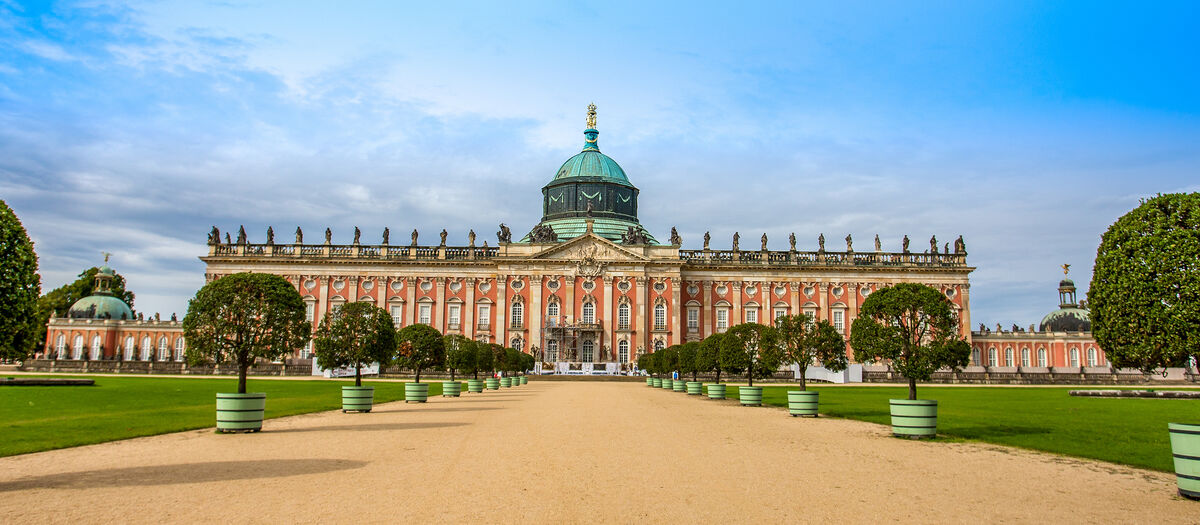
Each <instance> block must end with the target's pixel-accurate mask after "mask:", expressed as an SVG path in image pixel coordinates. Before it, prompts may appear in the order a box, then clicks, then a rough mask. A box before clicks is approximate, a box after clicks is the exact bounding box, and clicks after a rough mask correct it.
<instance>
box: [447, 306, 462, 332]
mask: <svg viewBox="0 0 1200 525" xmlns="http://www.w3.org/2000/svg"><path fill="white" fill-rule="evenodd" d="M461 312H462V307H461V306H459V305H457V304H452V305H450V313H449V315H447V316H446V317H447V319H446V322H448V323H450V328H454V329H457V328H458V323H459V321H460V320H461V318H460V317H461V316H460V314H461Z"/></svg>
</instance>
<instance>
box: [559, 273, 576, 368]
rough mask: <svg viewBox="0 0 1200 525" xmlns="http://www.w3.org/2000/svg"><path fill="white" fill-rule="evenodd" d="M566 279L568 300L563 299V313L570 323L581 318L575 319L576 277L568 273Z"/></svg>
mask: <svg viewBox="0 0 1200 525" xmlns="http://www.w3.org/2000/svg"><path fill="white" fill-rule="evenodd" d="M564 280H565V281H566V287H567V290H566V292H567V300H566V301H563V304H562V315H563V316H565V318H566V319H567V322H568V323H576V322H578V321H579V320H578V319H575V278H574V277H571V276H569V275H568V276H567V277H566V278H565V279H564ZM559 350H562V349H559Z"/></svg>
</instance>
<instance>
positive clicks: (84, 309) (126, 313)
mask: <svg viewBox="0 0 1200 525" xmlns="http://www.w3.org/2000/svg"><path fill="white" fill-rule="evenodd" d="M67 317H69V318H72V319H116V320H121V319H126V320H129V319H133V310H130V309H129V305H127V304H125V301H122V300H120V299H117V298H116V297H113V296H111V295H89V296H87V297H84V298H83V299H80V300H78V301H75V304H73V305H71V309H70V310H67Z"/></svg>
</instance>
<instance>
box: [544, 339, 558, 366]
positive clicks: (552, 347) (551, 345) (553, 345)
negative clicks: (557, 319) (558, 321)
mask: <svg viewBox="0 0 1200 525" xmlns="http://www.w3.org/2000/svg"><path fill="white" fill-rule="evenodd" d="M546 360H547V361H557V360H558V340H557V339H550V340H548V341H546Z"/></svg>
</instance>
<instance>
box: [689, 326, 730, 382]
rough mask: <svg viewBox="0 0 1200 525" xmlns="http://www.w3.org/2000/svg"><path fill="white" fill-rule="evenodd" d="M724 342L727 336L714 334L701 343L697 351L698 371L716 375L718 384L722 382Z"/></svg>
mask: <svg viewBox="0 0 1200 525" xmlns="http://www.w3.org/2000/svg"><path fill="white" fill-rule="evenodd" d="M724 342H725V334H723V333H716V334H712V335H710V336H708V337H705V338H704V340H703V341H700V348H699V349H698V350H697V351H696V362H695V364H696V369H697V370H699V371H701V372H713V373H715V374H716V375H717V381H716V382H717V383H720V382H721V348H722V346H723V345H724Z"/></svg>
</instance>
